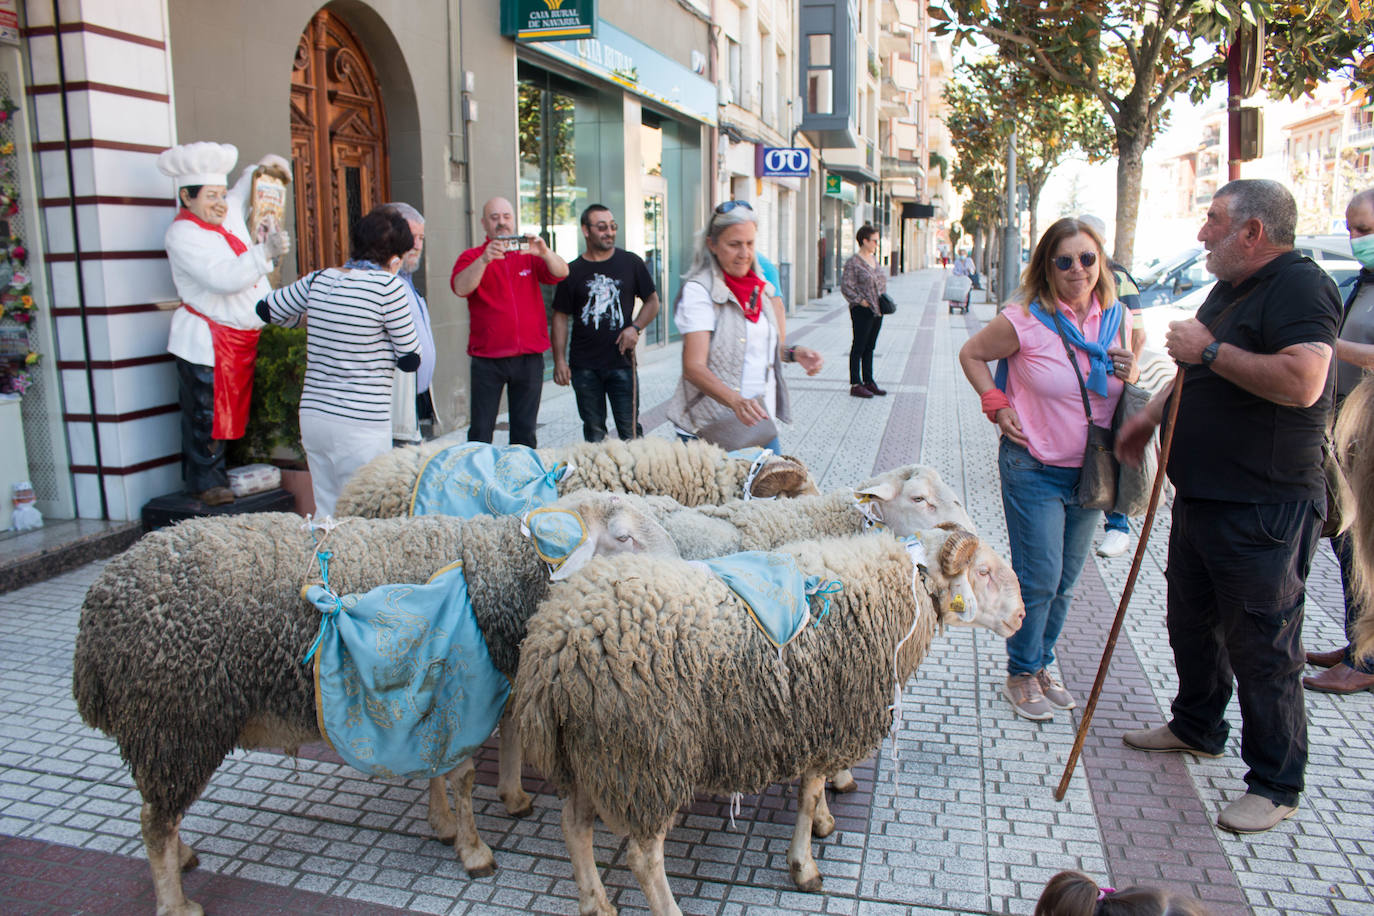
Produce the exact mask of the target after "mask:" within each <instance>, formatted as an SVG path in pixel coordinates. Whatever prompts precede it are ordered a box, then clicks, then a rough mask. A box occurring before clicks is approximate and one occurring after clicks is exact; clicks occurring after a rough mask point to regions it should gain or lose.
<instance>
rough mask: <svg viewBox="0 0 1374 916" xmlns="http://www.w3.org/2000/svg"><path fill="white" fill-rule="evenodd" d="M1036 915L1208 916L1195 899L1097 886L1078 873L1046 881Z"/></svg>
mask: <svg viewBox="0 0 1374 916" xmlns="http://www.w3.org/2000/svg"><path fill="white" fill-rule="evenodd" d="M1035 916H1207V909H1206V907H1204V906H1203V905H1202V904H1201V903H1199V902H1198V901H1196V900H1190V899H1188V898H1187V897H1181V896H1178V895H1176V894H1170V893H1168V892H1167V891H1162V890H1160V889H1158V888H1154V887H1141V886H1136V887H1126V888H1122V889H1121V890H1119V891H1118V890H1116V889H1114V888H1110V887H1099V886H1098V884H1097V882H1096V881H1094V880H1093V879H1092V878H1089V877H1088V876H1087V875H1085V874H1083V873H1082V872H1079V871H1061V872H1060V873H1059V874H1057V875H1055V876H1054V877H1053V878H1051V879H1050V880H1049V883H1048V884H1046V885H1045V889H1044V890H1043V891H1041V893H1040V899H1039V900H1038V901H1036V904H1035Z"/></svg>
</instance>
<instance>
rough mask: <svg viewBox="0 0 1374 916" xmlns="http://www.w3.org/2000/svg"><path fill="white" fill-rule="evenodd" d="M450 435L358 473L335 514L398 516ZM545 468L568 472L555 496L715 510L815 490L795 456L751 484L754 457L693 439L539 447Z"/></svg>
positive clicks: (773, 464) (777, 459)
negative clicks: (604, 496) (661, 500)
mask: <svg viewBox="0 0 1374 916" xmlns="http://www.w3.org/2000/svg"><path fill="white" fill-rule="evenodd" d="M457 444H461V443H459V442H457V441H455V440H453V439H452V438H445V439H436V440H434V441H432V442H426V443H424V444H422V445H407V446H402V447H401V448H395V449H392V450H391V451H389V452H386V453H385V454H383V455H380V456H378V457H377V458H374V459H373V460H372V461H370V462H369V463H367V464H365V465H363V466H362V467H361V468H359V469H358V472H357V473H356V474H354V475H353V476H352V477H351V478H350V479H349V481H348V483H346V484H345V485H344V488H343V492H342V493H340V494H339V500H338V503H337V505H336V506H335V510H334V513H335V515H337V516H339V517H343V516H359V517H362V518H397V517H399V516H403V515H408V514H409V513H410V499H411V494H412V493H413V492H414V490H415V481H416V480H417V479H418V478H419V476H420V470H421V468H423V467H424V464H425V462H426V461H428V460H429V459H430V458H432V457H433V456H434V455H436V454H438V453H439V452H441V451H443V450H444V449H445V448H448V447H450V446H453V445H457ZM536 452H537V453H538V455H539V458H540V460H541V461H542V462H543V463H544V466H545V467H550V468H551V467H553V466H554V465H555V464H557V463H558V462H560V461H562V462H567V463H568V464H571V465H572V466H573V468H574V470H573V473H572V474H570V475H569V476H568V477H566V478H564V479H563V480H561V481H559V483H558V495H559V496H566V495H568V494H569V493H575V492H577V491H579V490H607V491H611V492H616V493H635V494H638V495H641V496H670V497H672V498H673V499H675V500H677V501H678V502H679V503H681V504H682V505H684V506H703V505H715V504H718V503H723V502H727V501H729V500H732V499H739V498H741V497H743V496H745V495H746V494H745V492H744V488H745V485H746V483H748V484H749V489H750V492H749V494H748V495H750V496H758V497H771V496H803V495H808V494H814V493H818V492H820V491H819V490H817V489H816V484H815V482H814V481H812V479H811V475H810V474H808V473H807V471H806V467H805V466H804V465H802V463H801V462H800V461H798V460H797V459H795V458H789V457H787V456H785V455H775V456H772V457H771V458H769V459H768V460H767V461H766V462H765V463H764V464H763V466H762V467H761V468H760V469H759V470H758V472H757V474H756V475H755V476H754V478H753V479H752V480H750V472H751V469H752V467H753V461H752V459H747V458H731V457H730V456H729V455H728V454H726V452H725V451H724V450H723V449H721V448H720V447H719V446H715V445H712V444H710V443H709V442H702V441H701V440H699V439H698V440H695V441H692V442H680V441H677V440H671V441H670V440H668V439H661V438H657V437H646V438H641V439H629V440H625V441H622V440H620V439H606V440H604V441H602V442H579V443H577V444H576V445H566V446H560V447H557V448H542V449H536Z"/></svg>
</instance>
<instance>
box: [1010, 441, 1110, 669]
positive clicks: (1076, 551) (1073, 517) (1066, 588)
mask: <svg viewBox="0 0 1374 916" xmlns="http://www.w3.org/2000/svg"><path fill="white" fill-rule="evenodd" d="M997 468H998V471H999V472H1000V473H1001V476H1002V511H1003V512H1004V513H1005V514H1006V518H1007V538H1008V540H1009V541H1010V542H1011V568H1012V569H1013V570H1015V572H1016V578H1017V579H1018V580H1020V582H1021V600H1022V601H1023V602H1025V605H1026V619H1025V621H1024V622H1023V623H1022V624H1021V629H1019V630H1017V631H1016V635H1014V636H1012V637H1010V638H1008V639H1007V673H1008V674H1034V673H1035V672H1037V671H1039V670H1040V669H1041V668H1045V667H1047V666H1048V665H1050V664H1051V663H1052V662H1053V661H1054V645H1055V643H1056V642H1058V640H1059V632H1060V631H1061V630H1063V629H1064V619H1065V618H1066V617H1067V616H1068V613H1069V604H1070V603H1071V602H1072V601H1073V588H1074V586H1075V585H1076V584H1077V583H1078V577H1079V575H1080V574H1081V573H1082V572H1083V564H1084V563H1085V562H1086V561H1087V559H1088V550H1089V548H1090V547H1091V546H1092V539H1093V531H1094V530H1095V529H1096V528H1097V524H1098V521H1099V520H1100V519H1101V517H1102V510H1100V509H1083V508H1081V507H1079V506H1078V505H1077V504H1076V503H1075V502H1074V495H1073V491H1074V488H1075V487H1076V486H1077V485H1078V473H1079V470H1078V468H1061V467H1053V466H1051V465H1048V464H1041V463H1040V462H1039V461H1038V460H1036V459H1035V458H1034V457H1033V456H1032V455H1031V453H1030V452H1028V451H1026V449H1024V448H1022V447H1021V446H1019V445H1016V444H1015V443H1013V442H1010V441H1008V440H1007V439H1003V440H1002V445H1001V448H1000V449H999V451H998V456H997Z"/></svg>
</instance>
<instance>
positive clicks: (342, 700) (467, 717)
mask: <svg viewBox="0 0 1374 916" xmlns="http://www.w3.org/2000/svg"><path fill="white" fill-rule="evenodd" d="M305 597H306V599H307V600H309V601H310V602H311V603H313V604H314V605H315V606H316V607H317V608H319V610H320V613H321V614H322V615H323V617H324V622H323V626H322V632H321V639H320V641H319V652H318V654H317V655H316V657H315V698H316V708H315V713H316V717H317V719H318V722H319V727H320V733H321V734H322V735H324V737H325V738H326V739H327V740H328V741H329V743H330V744H331V745H333V747H334V750H336V751H338V753H339V756H340V757H342V758H343V759H344V760H345V761H346V762H347V763H348V764H349V765H351V766H354V767H357V768H358V769H359V770H362V771H363V772H364V773H371V774H374V775H377V776H387V777H405V778H420V777H423V778H426V779H428V778H430V777H434V776H438V775H440V774H443V773H447V772H449V771H450V770H452V769H453V768H454V767H456V766H457V765H458V764H460V763H462V762H463V761H464V760H466V759H467V758H468V757H470V756H472V754H473V752H475V751H476V750H477V748H478V747H479V746H480V745H481V744H482V742H483V741H485V740H486V739H487V737H488V736H489V735H490V734H491V733H492V731H493V730H494V729H495V728H496V723H497V722H498V721H500V718H501V712H502V710H504V709H505V705H506V699H507V697H508V695H509V694H510V682H509V681H507V680H506V678H505V676H503V675H502V674H501V673H500V672H499V671H497V670H496V668H495V666H494V665H492V663H491V656H490V655H489V654H488V653H487V644H486V641H485V640H484V639H483V637H482V632H481V630H479V629H478V628H477V618H476V616H475V615H474V614H473V611H472V602H471V601H470V600H469V599H468V589H467V581H466V580H465V579H464V578H463V567H462V563H455V564H453V565H452V566H448V567H445V568H444V569H442V570H440V571H439V572H438V573H436V574H435V575H434V577H433V578H432V579H430V581H429V583H428V584H426V585H383V586H379V587H378V588H374V589H373V590H372V591H370V592H368V593H367V594H365V595H344V596H343V597H342V598H339V597H337V596H335V595H334V594H333V592H331V591H329V590H328V589H327V588H325V587H322V586H318V585H315V586H311V587H310V588H309V589H308V590H307V592H306V595H305Z"/></svg>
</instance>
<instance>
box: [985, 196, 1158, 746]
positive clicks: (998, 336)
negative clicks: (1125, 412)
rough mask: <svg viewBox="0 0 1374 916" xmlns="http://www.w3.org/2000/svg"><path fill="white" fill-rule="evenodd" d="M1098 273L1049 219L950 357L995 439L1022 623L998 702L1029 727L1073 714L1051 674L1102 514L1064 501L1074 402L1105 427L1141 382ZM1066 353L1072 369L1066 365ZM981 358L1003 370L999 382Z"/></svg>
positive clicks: (1085, 252) (1089, 244)
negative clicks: (983, 317) (993, 307)
mask: <svg viewBox="0 0 1374 916" xmlns="http://www.w3.org/2000/svg"><path fill="white" fill-rule="evenodd" d="M1106 264H1107V256H1106V252H1105V251H1104V250H1103V247H1102V239H1101V237H1100V236H1098V234H1097V233H1096V232H1094V231H1093V230H1092V229H1091V227H1089V226H1087V225H1086V224H1084V223H1082V222H1080V221H1078V220H1075V219H1061V220H1059V221H1058V222H1056V223H1055V224H1054V225H1052V226H1050V228H1049V229H1047V230H1046V231H1045V234H1044V235H1043V236H1041V238H1040V243H1039V244H1038V245H1036V246H1035V253H1034V254H1033V255H1032V256H1031V261H1030V265H1029V266H1028V267H1027V268H1026V272H1025V274H1024V275H1023V276H1022V278H1021V286H1020V288H1019V289H1018V290H1017V291H1016V294H1015V295H1014V296H1013V297H1012V301H1011V302H1010V303H1008V304H1007V305H1006V307H1005V308H1003V310H1002V312H1001V313H1000V314H999V315H997V316H996V317H995V318H993V319H992V320H991V321H990V322H988V324H987V325H986V326H985V327H984V328H983V329H982V330H981V331H979V332H978V333H977V334H975V335H973V336H972V337H970V338H969V340H968V342H967V343H965V344H964V346H963V348H962V349H961V350H960V351H959V364H960V366H962V368H963V370H964V375H966V376H967V377H968V380H969V383H970V384H972V385H973V388H974V390H975V391H977V392H978V395H979V397H980V398H981V399H982V404H983V412H984V413H985V414H986V415H987V417H988V419H989V420H991V421H992V422H993V423H995V424H997V428H998V431H999V432H1000V433H1001V437H1002V441H1001V446H1000V451H999V454H998V470H999V471H1000V473H1001V478H1002V508H1003V511H1004V512H1005V513H1006V520H1007V537H1008V539H1009V540H1010V542H1011V565H1012V568H1013V569H1014V570H1015V571H1016V576H1017V578H1018V579H1019V580H1020V582H1021V597H1022V599H1023V600H1024V601H1025V604H1026V620H1025V623H1023V624H1022V625H1021V629H1020V630H1018V631H1017V633H1016V635H1014V636H1012V637H1011V638H1009V639H1008V640H1007V675H1008V676H1007V683H1006V686H1005V687H1004V688H1003V693H1004V694H1005V696H1006V697H1007V700H1008V701H1009V702H1010V703H1011V705H1012V708H1013V709H1014V710H1016V713H1017V715H1020V716H1023V717H1025V718H1027V719H1037V720H1043V719H1050V718H1053V716H1054V710H1055V709H1073V707H1074V706H1075V705H1076V704H1075V702H1074V698H1073V695H1072V694H1070V693H1069V691H1068V690H1066V689H1065V688H1064V685H1063V684H1061V683H1060V682H1059V681H1058V680H1056V679H1055V678H1054V676H1053V675H1051V674H1050V673H1049V666H1050V665H1051V664H1053V662H1054V647H1055V643H1056V642H1057V641H1058V639H1059V633H1060V631H1061V630H1062V629H1063V627H1064V618H1065V617H1066V616H1067V614H1068V611H1069V604H1070V602H1071V601H1072V600H1073V589H1074V586H1075V585H1076V584H1077V582H1078V576H1079V574H1080V573H1082V571H1083V564H1084V563H1085V562H1086V561H1087V558H1088V550H1089V548H1090V547H1091V546H1092V539H1093V531H1094V529H1095V528H1096V527H1097V526H1098V525H1099V524H1100V523H1101V521H1102V513H1101V511H1100V510H1098V509H1084V508H1082V507H1081V506H1079V505H1078V502H1077V500H1076V498H1075V495H1074V490H1075V488H1076V487H1077V485H1078V477H1079V472H1080V470H1081V469H1082V466H1083V451H1084V447H1085V443H1086V441H1087V435H1088V418H1087V415H1086V413H1085V411H1084V403H1083V399H1084V398H1085V397H1086V398H1088V399H1089V402H1090V403H1091V405H1092V416H1093V418H1094V420H1095V422H1096V423H1097V425H1099V426H1106V425H1108V424H1110V423H1111V418H1112V414H1113V412H1114V411H1115V410H1116V403H1117V401H1118V400H1119V399H1120V398H1121V389H1122V381H1123V380H1124V381H1133V380H1134V379H1135V378H1136V376H1137V375H1138V374H1139V373H1138V370H1137V369H1136V364H1135V356H1134V355H1133V354H1132V353H1131V351H1130V350H1129V349H1126V348H1123V347H1120V346H1115V345H1113V343H1114V342H1115V341H1116V340H1118V338H1119V334H1120V326H1121V321H1122V320H1123V316H1124V311H1125V310H1124V309H1123V308H1122V306H1121V304H1120V303H1119V302H1117V301H1116V285H1115V282H1114V281H1113V279H1112V273H1111V271H1110V270H1104V269H1103V268H1104V267H1105V265H1106ZM1070 345H1072V354H1073V358H1074V360H1075V361H1076V362H1077V364H1078V372H1075V371H1074V367H1073V366H1071V365H1070V364H1069V352H1070V349H1071V347H1070ZM991 360H1002V361H1004V362H1003V363H1001V364H999V366H998V373H997V375H998V378H997V384H994V381H993V375H992V373H991V372H990V371H989V370H988V366H987V364H988V362H989V361H991ZM1080 373H1081V376H1082V378H1083V380H1084V381H1083V382H1082V383H1080V380H1079V374H1080ZM1084 391H1086V394H1085V393H1084Z"/></svg>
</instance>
